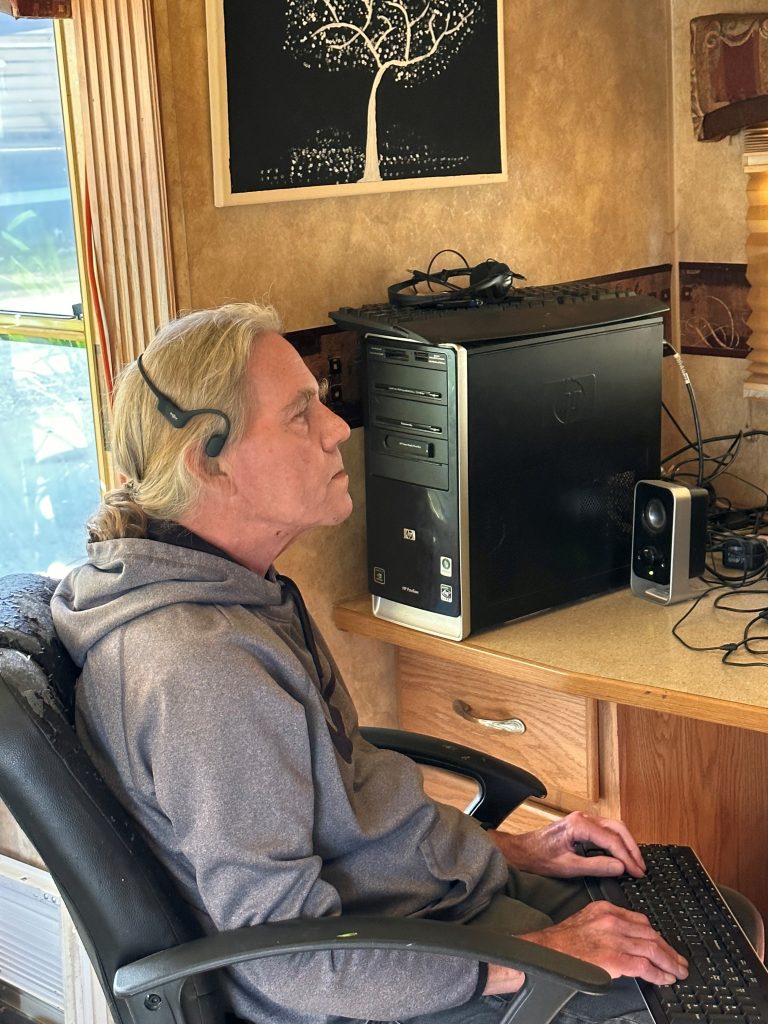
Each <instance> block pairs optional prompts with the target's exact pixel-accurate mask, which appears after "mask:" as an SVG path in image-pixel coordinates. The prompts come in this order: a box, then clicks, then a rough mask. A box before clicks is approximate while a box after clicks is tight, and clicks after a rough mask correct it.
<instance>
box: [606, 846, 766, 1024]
mask: <svg viewBox="0 0 768 1024" xmlns="http://www.w3.org/2000/svg"><path fill="white" fill-rule="evenodd" d="M640 850H641V851H642V854H643V857H644V859H645V863H646V866H647V869H648V872H647V875H646V876H645V877H644V878H639V879H638V878H631V877H630V876H629V875H625V876H623V877H622V878H619V879H608V878H588V879H586V883H587V888H588V890H589V893H590V896H591V897H592V899H607V900H609V901H610V902H611V903H615V904H616V905H617V906H622V907H628V908H629V909H630V910H636V911H639V912H640V913H641V914H645V915H646V916H647V917H648V918H649V919H650V921H651V924H652V925H653V926H654V928H656V930H657V931H658V932H660V933H661V934H662V935H663V936H664V938H665V939H666V940H667V942H668V943H669V944H670V945H671V946H674V948H675V949H676V950H677V951H678V952H679V953H681V954H682V955H683V956H684V957H685V958H686V959H687V960H688V969H689V973H688V977H687V978H686V979H685V980H684V981H680V982H677V983H676V984H674V985H664V986H657V985H650V984H649V983H647V982H644V981H640V982H638V984H639V986H640V990H641V992H642V993H643V998H644V999H645V1001H646V1003H647V1005H648V1009H649V1010H650V1013H651V1016H652V1017H653V1019H654V1020H655V1021H656V1022H657V1024H768V971H766V968H765V966H764V964H763V963H762V962H761V960H760V958H759V957H758V956H757V954H756V953H755V951H754V949H753V948H752V946H751V945H750V943H749V941H748V940H747V938H746V936H745V935H744V932H743V931H742V930H741V928H740V927H739V925H738V923H737V922H736V919H735V917H734V916H733V914H732V913H731V911H730V909H729V908H728V906H727V904H726V903H725V902H724V900H723V898H722V896H721V895H720V893H719V891H718V889H717V887H716V886H715V884H714V883H713V881H712V880H711V878H710V877H709V875H708V874H707V872H706V870H705V869H704V867H703V866H702V864H701V862H700V860H699V858H698V857H697V856H696V854H695V853H694V852H693V850H691V849H690V847H688V846H673V845H656V844H648V845H641V846H640Z"/></svg>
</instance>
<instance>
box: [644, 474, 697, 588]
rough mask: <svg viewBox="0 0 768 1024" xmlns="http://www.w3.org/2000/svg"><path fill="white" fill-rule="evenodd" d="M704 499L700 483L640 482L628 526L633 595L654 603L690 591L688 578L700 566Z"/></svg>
mask: <svg viewBox="0 0 768 1024" xmlns="http://www.w3.org/2000/svg"><path fill="white" fill-rule="evenodd" d="M708 503H709V495H708V493H707V491H706V490H705V489H704V488H703V487H687V486H686V485H685V484H679V483H671V482H669V481H667V480H639V481H638V483H637V484H636V485H635V507H634V517H633V525H632V571H631V574H630V586H631V589H632V593H633V594H636V595H637V596H638V597H644V598H646V599H647V600H649V601H656V602H657V603H658V604H674V602H675V601H684V600H685V599H686V598H687V597H690V596H691V593H692V588H691V583H690V581H691V579H693V577H695V576H700V575H701V573H702V572H703V571H704V560H705V556H706V542H707V505H708Z"/></svg>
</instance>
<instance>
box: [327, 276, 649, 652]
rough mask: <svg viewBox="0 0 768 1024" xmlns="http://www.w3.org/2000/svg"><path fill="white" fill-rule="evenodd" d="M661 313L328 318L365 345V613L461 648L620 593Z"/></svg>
mask: <svg viewBox="0 0 768 1024" xmlns="http://www.w3.org/2000/svg"><path fill="white" fill-rule="evenodd" d="M531 293H533V295H531ZM664 309H665V307H664V306H662V304H661V303H659V302H657V301H656V300H654V299H650V298H646V297H641V296H636V295H632V294H631V293H630V294H629V295H621V294H616V293H610V294H607V295H606V294H605V293H602V292H597V291H595V290H594V289H590V288H587V287H585V286H573V285H571V286H567V287H566V286H560V287H559V288H551V289H521V290H520V291H519V292H518V293H516V299H515V301H508V302H504V303H502V304H499V305H495V306H488V307H481V308H479V309H461V310H418V311H406V310H401V311H397V310H395V309H394V308H393V307H363V309H361V310H349V309H347V310H339V311H336V312H334V313H333V314H331V315H332V316H333V317H334V319H336V321H337V322H338V323H339V324H340V325H341V326H342V327H344V328H347V329H356V330H358V331H359V332H360V333H361V334H362V335H363V339H364V340H363V350H364V364H365V380H366V384H365V388H366V406H365V432H366V509H367V512H366V516H367V543H368V574H369V587H370V591H371V594H372V595H373V610H374V613H375V614H376V615H378V616H381V617H382V618H385V619H389V620H391V621H394V622H398V623H402V624H404V625H408V626H411V627H413V628H415V629H420V630H423V631H425V632H428V633H434V634H437V635H439V636H444V637H448V638H451V639H455V640H460V639H461V638H463V637H465V636H466V635H467V634H468V633H469V632H470V631H474V630H477V629H482V628H484V627H488V626H493V625H495V624H498V623H501V622H504V621H506V620H508V619H512V618H517V617H519V616H522V615H527V614H529V613H531V612H535V611H539V610H541V609H545V608H549V607H552V606H555V605H560V604H563V603H565V602H567V601H572V600H574V599H576V598H580V597H584V596H587V595H589V594H594V593H597V592H600V591H605V590H607V589H610V588H612V587H616V586H621V585H625V584H628V583H629V574H630V560H631V546H632V512H633V492H634V486H635V484H636V482H637V481H638V480H641V479H645V478H656V477H658V475H659V457H660V456H659V445H660V419H661V357H662V341H663V333H662V317H661V313H662V312H663V311H664Z"/></svg>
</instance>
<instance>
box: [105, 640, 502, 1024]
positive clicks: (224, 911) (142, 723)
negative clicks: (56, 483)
mask: <svg viewBox="0 0 768 1024" xmlns="http://www.w3.org/2000/svg"><path fill="white" fill-rule="evenodd" d="M176 646H177V650H176V652H175V653H174V654H173V655H170V656H169V655H168V654H167V653H166V654H165V655H164V656H163V657H162V658H160V659H158V661H159V664H158V661H156V659H155V658H153V680H152V685H151V687H146V689H145V688H144V687H143V686H142V685H141V684H140V685H139V688H138V689H137V690H136V691H135V692H130V691H129V692H127V693H125V694H124V701H125V703H124V707H123V715H124V728H125V732H126V736H125V743H126V747H125V749H126V750H129V751H131V754H130V757H131V758H132V764H131V767H130V772H131V775H132V776H133V785H134V786H136V788H138V789H141V790H144V791H147V788H148V787H149V790H150V791H151V790H154V800H155V801H156V803H157V806H158V807H159V810H160V812H161V814H162V815H164V816H165V817H167V819H168V822H169V824H170V827H171V830H172V834H173V835H174V837H175V841H176V843H177V844H178V845H177V851H176V854H177V856H178V857H180V858H181V859H182V860H183V861H186V862H187V864H188V868H189V870H190V872H191V874H192V876H193V877H194V878H195V880H196V885H197V888H198V890H199V892H200V895H201V898H202V900H203V902H204V904H205V907H206V909H207V912H208V913H209V915H210V917H211V918H212V920H213V922H214V924H215V925H216V926H217V927H218V928H219V929H230V928H237V927H242V926H245V925H249V924H257V923H261V922H264V921H270V920H274V921H278V920H287V919H292V918H298V917H322V916H328V915H338V914H340V913H341V912H342V906H341V900H340V897H339V893H338V892H337V890H336V889H335V888H334V887H333V886H331V885H330V884H328V882H327V881H325V880H324V879H323V877H322V876H321V869H322V867H323V865H322V860H321V858H320V856H318V854H317V853H316V852H315V843H314V841H313V840H314V836H313V824H314V819H315V804H316V790H315V786H316V781H315V779H314V777H313V762H312V749H311V740H310V730H309V728H308V721H307V708H306V707H305V705H304V703H303V702H302V701H301V700H300V699H298V697H297V696H296V695H295V694H293V695H292V694H290V693H289V692H287V691H286V689H285V688H284V687H283V686H281V685H280V684H279V683H278V682H277V681H276V679H275V677H274V672H270V671H268V670H267V669H266V668H265V667H264V664H263V661H262V660H260V659H258V658H257V657H255V656H254V654H253V653H252V652H251V651H249V650H247V649H244V648H243V647H238V646H237V645H236V644H213V643H207V644H206V643H202V642H200V638H196V639H195V641H194V642H193V643H192V649H190V648H189V645H187V646H186V647H185V648H184V649H183V651H182V649H180V645H176ZM134 649H135V648H134ZM124 654H125V652H124ZM132 660H133V659H132V658H131V656H130V655H128V656H127V657H126V658H124V659H123V664H124V665H129V663H130V662H131V661H132ZM143 673H144V675H143V676H142V669H141V665H140V659H139V661H138V662H136V663H134V665H133V667H132V668H129V671H128V672H127V673H126V677H130V678H133V679H142V678H146V669H144V670H143ZM233 973H235V974H236V975H237V976H238V982H239V984H240V985H241V986H242V987H244V988H245V989H246V990H247V991H250V992H252V993H253V994H254V996H255V997H256V998H258V999H263V998H265V997H266V999H268V1000H270V1001H272V1002H273V1003H275V1004H277V1005H278V1006H281V1007H285V1008H287V1009H289V1010H293V1011H296V1012H298V1013H304V1014H312V1015H321V1014H322V1015H334V1016H335V1015H339V1016H345V1017H352V1018H362V1019H378V1020H393V1019H396V1018H400V1017H404V1016H407V1017H411V1016H414V1015H418V1014H424V1013H433V1012H438V1011H440V1010H444V1009H447V1008H449V1007H453V1006H457V1005H460V1004H462V1003H464V1002H466V1001H467V1000H469V999H470V998H472V997H473V996H474V995H475V994H476V993H477V992H478V991H482V988H483V987H484V979H485V972H484V968H482V967H481V965H480V964H478V963H476V962H472V961H467V960H462V959H459V958H451V957H445V956H435V955H431V954H423V953H409V952H405V951H402V952H401V951H391V950H382V951H377V950H360V951H355V950H350V951H333V952H329V953H307V954H295V955H290V956H284V957H271V958H267V959H263V960H261V961H255V962H253V963H251V964H247V965H244V966H242V967H240V968H235V969H234V971H233Z"/></svg>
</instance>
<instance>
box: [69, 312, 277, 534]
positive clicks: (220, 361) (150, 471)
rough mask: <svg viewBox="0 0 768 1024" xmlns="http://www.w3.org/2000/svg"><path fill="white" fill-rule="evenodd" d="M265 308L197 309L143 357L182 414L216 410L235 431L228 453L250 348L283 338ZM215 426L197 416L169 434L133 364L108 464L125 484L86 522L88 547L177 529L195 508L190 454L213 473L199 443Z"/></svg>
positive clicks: (122, 379)
mask: <svg viewBox="0 0 768 1024" xmlns="http://www.w3.org/2000/svg"><path fill="white" fill-rule="evenodd" d="M280 329H281V327H280V319H279V317H278V314H277V312H276V311H275V310H274V309H273V308H272V307H271V306H261V305H257V304H255V303H247V302H238V303H230V304H228V305H225V306H220V307H218V308H216V309H202V310H197V311H195V312H192V313H188V314H186V315H185V316H182V317H180V318H179V319H178V320H172V321H171V322H170V323H168V324H166V325H165V326H164V327H162V328H160V330H159V331H158V332H157V334H156V335H155V337H154V339H153V340H152V342H151V344H150V345H149V346H148V347H147V350H146V352H145V354H144V355H143V356H142V365H143V367H144V369H145V370H146V372H147V374H148V376H149V378H150V379H151V380H152V382H153V384H155V386H156V387H157V388H158V389H159V390H160V391H162V392H164V393H165V394H167V395H168V396H169V397H170V398H171V399H173V401H174V402H175V403H176V404H177V405H179V406H181V407H182V408H183V409H200V408H213V409H221V410H222V412H225V413H226V414H227V416H228V417H229V420H230V423H231V427H230V431H229V437H228V438H227V441H226V445H231V444H235V443H237V441H238V440H239V439H240V438H241V437H242V435H243V431H244V429H245V422H246V412H247V409H246V394H245V373H246V369H247V366H248V361H249V358H250V355H251V350H252V348H253V345H254V343H255V342H256V340H257V339H258V338H259V337H260V336H261V335H263V334H266V333H267V332H269V331H279V330H280ZM220 429H221V419H220V418H219V417H218V416H213V415H209V414H208V415H200V416H195V417H193V418H192V419H190V420H189V422H188V425H187V426H185V427H183V428H181V429H178V428H176V427H173V426H172V425H171V424H170V423H169V422H168V421H167V420H166V419H165V417H164V416H162V415H161V413H160V412H159V410H158V408H157V398H156V396H155V395H154V394H153V393H152V391H151V390H150V388H149V387H148V386H147V384H146V382H145V381H144V380H143V379H142V377H141V374H140V372H139V369H138V365H137V363H136V362H133V363H131V364H130V365H129V366H127V367H126V368H125V369H124V370H123V371H122V373H121V374H120V376H119V377H118V379H117V382H116V387H115V396H114V404H113V407H112V454H113V459H114V463H115V467H116V469H117V470H118V471H119V472H120V474H121V475H122V476H123V477H124V478H125V482H124V484H123V485H122V486H120V487H118V488H116V489H115V490H112V491H109V492H108V493H107V494H106V495H105V497H104V500H103V501H102V503H101V505H100V506H99V508H98V509H97V511H96V512H95V514H94V515H93V516H92V517H91V519H90V520H89V521H88V524H87V528H88V539H89V540H91V541H96V540H113V539H115V538H117V537H145V536H146V531H147V525H148V522H149V520H150V519H159V520H172V521H173V520H177V519H178V517H179V516H181V515H183V513H185V512H187V511H188V510H189V509H190V508H192V507H193V506H194V504H195V502H196V500H197V497H198V494H199V489H200V482H199V479H198V477H197V476H196V475H195V474H194V473H193V472H191V470H190V469H189V467H188V465H187V461H186V459H185V455H186V452H187V451H188V450H189V449H196V451H195V456H196V458H195V461H196V462H197V464H198V465H199V466H200V467H201V468H202V470H203V471H204V472H207V473H210V474H215V473H216V459H215V458H210V457H209V456H207V455H206V454H205V443H206V441H207V440H208V439H209V438H210V437H211V435H212V434H214V433H216V432H218V431H220Z"/></svg>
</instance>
